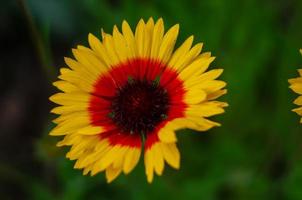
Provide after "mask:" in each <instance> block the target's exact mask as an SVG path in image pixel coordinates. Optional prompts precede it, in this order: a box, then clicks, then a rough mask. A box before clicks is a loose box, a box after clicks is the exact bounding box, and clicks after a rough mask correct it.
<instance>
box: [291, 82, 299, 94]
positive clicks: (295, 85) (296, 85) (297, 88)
mask: <svg viewBox="0 0 302 200" xmlns="http://www.w3.org/2000/svg"><path fill="white" fill-rule="evenodd" d="M290 88H291V89H292V90H293V91H294V92H296V93H298V94H302V84H301V83H295V84H292V85H291V86H290Z"/></svg>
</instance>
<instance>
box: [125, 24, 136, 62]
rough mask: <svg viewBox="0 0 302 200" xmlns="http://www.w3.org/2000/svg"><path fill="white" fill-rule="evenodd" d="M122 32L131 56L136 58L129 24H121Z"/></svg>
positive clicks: (134, 44) (133, 39)
mask: <svg viewBox="0 0 302 200" xmlns="http://www.w3.org/2000/svg"><path fill="white" fill-rule="evenodd" d="M122 32H123V36H124V38H125V40H126V43H127V46H128V47H129V49H130V50H131V55H133V57H136V56H137V50H136V43H135V38H134V34H133V32H132V30H131V28H130V26H129V24H128V23H127V22H126V21H125V20H124V21H123V24H122Z"/></svg>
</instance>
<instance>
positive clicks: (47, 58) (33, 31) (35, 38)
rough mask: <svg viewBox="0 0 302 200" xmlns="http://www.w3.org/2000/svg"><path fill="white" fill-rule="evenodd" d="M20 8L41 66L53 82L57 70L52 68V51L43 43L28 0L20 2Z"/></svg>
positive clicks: (20, 0)
mask: <svg viewBox="0 0 302 200" xmlns="http://www.w3.org/2000/svg"><path fill="white" fill-rule="evenodd" d="M18 2H19V6H20V8H21V11H22V13H23V15H24V17H25V19H26V21H27V25H28V29H29V31H30V36H31V39H32V42H33V44H34V46H35V49H36V52H37V55H38V59H39V61H40V64H41V65H42V67H43V69H44V71H45V73H46V75H47V77H48V79H49V81H53V80H54V78H55V75H56V74H55V70H54V68H53V67H52V66H53V65H52V62H51V60H52V59H51V57H52V56H51V53H50V51H47V48H46V44H45V42H44V41H43V39H42V37H41V34H40V33H39V31H38V29H37V26H36V24H35V22H34V20H33V17H32V15H31V13H30V10H29V8H28V6H27V3H26V0H19V1H18Z"/></svg>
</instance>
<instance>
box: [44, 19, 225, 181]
mask: <svg viewBox="0 0 302 200" xmlns="http://www.w3.org/2000/svg"><path fill="white" fill-rule="evenodd" d="M121 30H122V32H120V31H119V30H118V28H117V27H116V26H114V28H113V33H112V35H110V34H107V33H105V32H103V31H102V34H101V35H102V41H100V40H99V39H98V38H96V37H95V36H94V35H92V34H89V36H88V41H89V45H90V48H87V47H84V46H77V48H76V49H73V50H72V52H73V55H74V57H75V59H72V58H65V62H66V64H67V66H68V68H67V67H66V68H62V69H61V70H60V72H61V74H60V75H59V79H60V80H59V81H57V82H54V86H56V87H57V88H58V89H60V90H61V91H62V92H61V93H57V94H55V95H53V96H51V97H50V100H51V101H53V102H55V103H57V104H59V105H60V106H58V107H56V108H54V109H53V110H52V111H51V112H52V113H55V114H58V115H60V116H59V117H58V118H57V119H55V120H54V122H55V123H56V124H57V126H56V127H55V128H54V129H53V130H52V131H51V133H50V135H53V136H64V139H63V140H62V141H60V142H59V143H58V144H57V145H58V146H66V145H67V146H71V149H70V151H69V152H68V153H67V155H66V157H67V158H69V159H71V160H76V163H75V168H78V169H83V174H85V175H86V174H88V173H89V172H90V174H91V175H95V174H97V173H99V172H102V171H105V172H106V178H107V181H108V182H111V181H112V180H113V179H115V178H116V177H117V176H118V175H119V174H120V173H121V172H123V173H124V174H128V173H129V172H131V171H132V169H133V168H134V167H135V166H136V164H137V163H138V161H139V159H140V155H141V151H142V150H143V153H144V163H145V172H146V175H147V180H148V182H152V180H153V175H154V172H155V173H156V174H157V175H162V173H163V170H164V163H165V162H166V163H167V164H169V165H170V166H171V167H173V168H175V169H178V168H179V166H180V153H179V151H178V148H177V146H176V142H177V138H176V136H175V131H176V130H178V129H183V128H189V129H194V130H198V131H206V130H208V129H210V128H212V127H214V126H219V125H220V124H219V123H216V122H213V121H210V120H209V119H207V118H208V117H210V116H213V115H217V114H220V113H223V112H224V109H223V108H224V107H225V106H227V104H226V103H223V102H219V101H215V100H214V99H216V98H218V97H220V96H221V95H223V94H225V93H226V90H225V89H223V88H224V87H225V85H226V83H225V82H223V81H219V80H215V79H216V78H217V77H219V76H220V75H221V73H222V71H223V70H222V69H213V70H210V71H208V72H206V70H207V68H208V66H209V65H210V63H211V62H212V61H213V60H214V57H212V56H211V53H209V52H206V53H201V50H202V43H198V44H196V45H194V46H192V43H193V36H191V37H189V38H188V39H187V40H186V41H185V42H184V43H183V44H182V45H181V46H180V47H178V48H177V49H176V50H175V51H174V46H175V43H176V39H177V36H178V31H179V25H178V24H177V25H174V26H173V27H172V28H170V29H169V30H168V31H167V32H166V33H165V32H164V23H163V20H162V19H159V20H158V21H156V23H155V22H154V21H153V19H152V18H150V19H149V20H148V21H147V23H145V22H144V21H143V20H140V21H139V23H138V24H137V27H136V30H135V33H133V32H132V30H131V28H130V26H129V25H128V23H127V22H126V21H124V22H123V24H122V29H121Z"/></svg>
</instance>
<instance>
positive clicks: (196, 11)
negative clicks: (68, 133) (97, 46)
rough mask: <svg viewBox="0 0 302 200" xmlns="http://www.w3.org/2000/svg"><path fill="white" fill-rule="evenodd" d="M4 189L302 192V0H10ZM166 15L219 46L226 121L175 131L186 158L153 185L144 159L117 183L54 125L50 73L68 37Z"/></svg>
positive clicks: (189, 194)
mask: <svg viewBox="0 0 302 200" xmlns="http://www.w3.org/2000/svg"><path fill="white" fill-rule="evenodd" d="M1 4H2V5H1V8H0V13H1V14H0V22H1V23H0V24H1V25H0V31H1V33H0V34H1V35H0V36H1V37H0V39H1V44H2V48H1V52H3V53H1V55H0V58H1V59H0V60H1V61H0V64H1V65H0V66H1V67H0V75H1V79H0V83H1V84H0V85H1V88H2V92H1V93H2V94H1V96H2V97H1V100H0V108H1V111H0V112H2V114H1V121H2V122H1V123H0V128H1V130H0V131H1V134H0V159H1V160H0V161H1V162H0V199H46V200H47V199H63V200H69V199H70V200H73V199H98V200H101V199H134V200H138V199H206V200H207V199H243V200H249V199H251V200H254V199H302V158H301V157H302V156H301V153H302V128H301V127H302V126H301V124H299V117H298V116H297V115H296V114H295V113H293V112H291V109H293V108H295V106H294V105H293V104H292V101H293V100H294V98H295V97H297V95H296V94H294V93H293V92H292V91H290V90H289V89H288V86H289V85H288V82H287V79H288V78H292V77H296V76H298V74H297V72H296V69H298V68H299V67H300V68H302V57H301V55H300V54H299V51H298V50H299V48H302V37H301V36H302V1H301V0H288V1H284V0H264V1H263V0H244V1H243V0H228V1H226V0H225V1H223V0H207V1H198V0H187V1H181V0H173V1H169V0H156V1H150V0H143V1H134V0H129V1H126V0H125V1H122V0H112V1H109V0H107V1H105V0H100V1H98V0H85V1H80V0H75V1H71V0H70V1H68V0H44V1H41V0H28V1H25V0H24V1H22V0H21V1H6V2H2V3H1ZM150 16H152V17H153V18H154V19H158V18H159V17H163V19H164V22H165V26H166V28H168V27H171V26H172V25H173V24H176V23H179V24H180V34H179V39H178V45H179V44H180V43H181V42H182V41H184V40H185V39H186V38H187V37H189V36H190V35H192V34H193V35H194V36H195V43H197V42H204V50H205V51H211V52H212V54H213V55H214V56H216V60H215V62H214V63H213V64H212V65H211V67H212V68H215V67H220V68H223V69H224V73H223V75H222V77H221V78H220V79H222V80H225V81H226V82H227V84H228V85H227V89H228V94H227V95H225V96H224V97H223V98H221V100H223V101H226V102H228V103H229V104H230V106H229V107H228V108H227V109H226V113H224V114H223V115H220V116H217V117H215V118H213V119H215V120H217V121H219V122H221V123H222V127H219V128H213V129H212V130H210V131H207V132H201V133H199V132H195V131H190V130H187V131H183V132H179V133H178V138H179V142H178V146H179V149H180V152H181V168H180V170H178V171H176V170H173V169H171V168H170V167H168V166H166V168H165V171H164V174H163V175H162V176H161V177H155V180H154V181H153V183H152V184H148V183H147V181H146V177H145V175H144V166H143V162H142V159H141V161H140V163H139V165H138V166H137V167H136V168H135V170H134V171H133V172H132V173H131V174H130V175H127V176H124V175H121V176H120V177H119V178H118V179H117V180H115V181H114V182H113V183H112V184H107V183H106V182H105V177H104V174H100V175H97V176H95V177H90V176H82V175H81V171H78V170H73V162H72V161H69V160H67V159H66V158H65V157H64V154H65V153H66V151H67V149H59V148H56V147H55V142H56V141H57V138H53V137H50V136H48V135H47V134H48V132H49V130H50V129H51V128H52V127H53V124H52V123H51V120H52V119H53V118H54V117H55V116H52V115H50V114H49V110H50V109H51V108H52V107H54V104H52V103H50V102H49V101H48V97H49V96H50V95H51V94H54V93H55V89H54V88H53V87H52V86H51V82H52V81H53V80H55V77H56V75H57V74H58V69H59V67H62V66H64V63H63V57H64V56H71V48H72V47H76V45H77V44H84V45H87V35H88V33H89V32H92V33H94V34H96V35H99V33H100V29H101V28H104V30H105V31H107V32H110V31H111V30H112V27H113V25H114V24H117V25H118V26H119V27H120V26H121V23H122V20H124V19H126V20H127V21H128V22H129V24H130V25H131V27H132V28H134V27H135V25H136V23H137V22H138V20H139V19H140V18H143V19H145V20H147V19H148V18H149V17H150Z"/></svg>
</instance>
